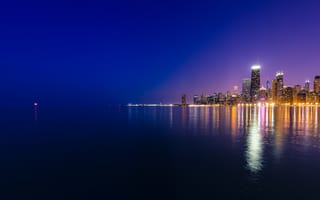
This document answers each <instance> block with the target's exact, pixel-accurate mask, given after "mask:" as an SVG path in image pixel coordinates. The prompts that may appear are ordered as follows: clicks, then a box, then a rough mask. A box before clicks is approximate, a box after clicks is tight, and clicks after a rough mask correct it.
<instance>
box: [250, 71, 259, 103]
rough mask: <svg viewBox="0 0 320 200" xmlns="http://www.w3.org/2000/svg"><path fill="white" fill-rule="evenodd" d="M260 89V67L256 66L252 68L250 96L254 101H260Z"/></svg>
mask: <svg viewBox="0 0 320 200" xmlns="http://www.w3.org/2000/svg"><path fill="white" fill-rule="evenodd" d="M259 89H260V66H259V65H254V66H252V67H251V87H250V96H251V98H252V100H253V101H256V100H257V99H258V94H259Z"/></svg>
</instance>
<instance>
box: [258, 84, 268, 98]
mask: <svg viewBox="0 0 320 200" xmlns="http://www.w3.org/2000/svg"><path fill="white" fill-rule="evenodd" d="M259 100H260V101H265V100H267V89H266V88H265V87H261V88H260V89H259Z"/></svg>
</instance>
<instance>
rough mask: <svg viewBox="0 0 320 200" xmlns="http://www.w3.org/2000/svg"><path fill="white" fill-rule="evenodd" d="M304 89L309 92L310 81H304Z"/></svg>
mask: <svg viewBox="0 0 320 200" xmlns="http://www.w3.org/2000/svg"><path fill="white" fill-rule="evenodd" d="M304 90H305V91H307V92H309V90H310V81H309V80H306V82H305V83H304Z"/></svg>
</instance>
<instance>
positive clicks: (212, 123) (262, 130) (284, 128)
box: [128, 106, 320, 173]
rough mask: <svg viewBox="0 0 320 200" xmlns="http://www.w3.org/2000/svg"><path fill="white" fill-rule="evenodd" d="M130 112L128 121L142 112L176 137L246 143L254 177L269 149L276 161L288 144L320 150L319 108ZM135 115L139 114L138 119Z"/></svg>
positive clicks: (208, 108) (190, 108)
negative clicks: (223, 137) (214, 137)
mask: <svg viewBox="0 0 320 200" xmlns="http://www.w3.org/2000/svg"><path fill="white" fill-rule="evenodd" d="M128 109H129V115H128V117H129V121H134V120H137V118H140V117H141V116H139V113H140V112H136V111H137V109H138V110H139V109H143V110H144V122H145V123H146V124H153V125H155V126H159V125H162V126H163V125H165V126H168V127H170V129H171V130H172V132H173V133H176V132H182V133H184V134H191V135H221V134H223V135H229V136H230V138H231V141H232V143H239V142H243V143H244V146H245V150H244V152H243V153H244V156H245V158H246V168H247V169H248V170H249V171H251V172H253V173H258V172H259V171H261V170H263V167H264V164H265V162H266V161H265V160H264V149H265V147H266V146H269V147H271V151H272V152H273V157H274V160H275V161H279V160H281V158H282V155H283V151H284V148H285V146H286V144H293V145H298V146H304V147H307V148H317V149H319V148H320V139H319V107H318V106H305V107H298V106H297V107H290V106H199V107H169V108H163V107H155V108H128ZM148 109H149V110H148ZM133 113H136V116H134V115H133ZM162 115H163V116H162ZM150 122H152V123H150ZM175 130H177V131H175Z"/></svg>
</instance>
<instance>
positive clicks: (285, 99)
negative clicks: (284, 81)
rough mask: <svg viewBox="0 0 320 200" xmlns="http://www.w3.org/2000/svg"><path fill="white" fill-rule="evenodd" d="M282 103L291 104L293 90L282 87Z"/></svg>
mask: <svg viewBox="0 0 320 200" xmlns="http://www.w3.org/2000/svg"><path fill="white" fill-rule="evenodd" d="M282 103H289V104H292V103H293V88H292V87H289V86H285V87H283V96H282Z"/></svg>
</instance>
